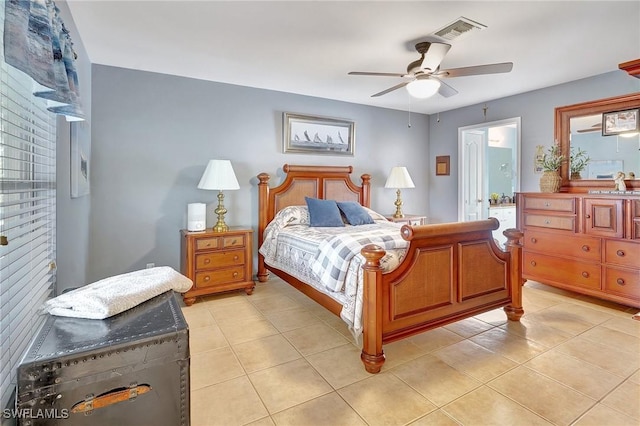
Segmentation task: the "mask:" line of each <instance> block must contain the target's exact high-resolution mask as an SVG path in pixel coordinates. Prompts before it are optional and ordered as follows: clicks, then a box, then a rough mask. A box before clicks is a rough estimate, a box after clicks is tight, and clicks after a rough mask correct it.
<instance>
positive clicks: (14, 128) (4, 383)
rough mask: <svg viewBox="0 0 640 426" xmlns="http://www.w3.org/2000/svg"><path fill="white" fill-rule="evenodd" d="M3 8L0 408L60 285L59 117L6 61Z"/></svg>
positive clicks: (0, 56) (0, 43)
mask: <svg viewBox="0 0 640 426" xmlns="http://www.w3.org/2000/svg"><path fill="white" fill-rule="evenodd" d="M3 33H4V7H0V234H1V235H3V236H6V237H7V239H8V241H9V244H8V245H5V246H0V409H3V408H5V407H6V404H7V402H8V401H9V398H10V396H11V394H12V393H13V391H14V389H15V385H16V367H17V365H18V363H19V362H20V360H21V359H22V357H23V355H24V351H25V350H26V348H27V346H28V344H29V343H30V342H31V340H32V338H33V336H34V334H35V332H36V331H37V329H38V327H39V326H40V324H41V323H42V321H43V318H44V317H43V316H40V315H38V309H39V308H40V306H42V303H43V302H44V301H45V300H46V299H47V298H48V297H50V295H51V293H52V290H53V288H54V286H55V280H56V277H55V268H51V265H52V262H54V261H55V255H56V229H55V222H56V198H55V197H56V139H55V138H56V118H55V115H54V114H53V113H51V112H49V111H47V101H46V100H44V99H41V98H36V97H34V96H33V89H34V87H35V85H34V82H33V80H32V79H31V78H30V77H28V76H27V75H26V74H24V73H22V72H20V71H17V70H15V69H14V68H12V67H10V66H8V65H7V64H5V63H4V54H3V40H2V37H3Z"/></svg>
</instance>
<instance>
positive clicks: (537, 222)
mask: <svg viewBox="0 0 640 426" xmlns="http://www.w3.org/2000/svg"><path fill="white" fill-rule="evenodd" d="M524 225H525V226H537V227H540V228H549V229H562V230H565V231H575V229H576V218H575V216H553V215H542V214H531V213H525V214H524Z"/></svg>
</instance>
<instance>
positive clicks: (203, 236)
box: [180, 228, 255, 306]
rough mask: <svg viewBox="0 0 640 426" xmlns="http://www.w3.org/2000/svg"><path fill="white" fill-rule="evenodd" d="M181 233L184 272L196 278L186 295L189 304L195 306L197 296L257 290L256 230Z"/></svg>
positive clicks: (186, 302)
mask: <svg viewBox="0 0 640 426" xmlns="http://www.w3.org/2000/svg"><path fill="white" fill-rule="evenodd" d="M180 236H181V239H182V243H181V261H180V268H181V271H182V274H183V275H185V276H187V277H189V278H191V280H192V281H193V287H191V289H190V290H189V291H188V292H186V293H184V294H183V296H182V297H183V299H184V303H185V304H186V305H187V306H191V305H192V304H193V303H194V302H195V301H196V297H197V296H204V295H208V294H214V293H220V292H223V291H229V290H238V289H244V291H245V292H246V293H247V294H251V293H253V289H254V287H255V283H254V282H253V280H252V275H253V268H252V262H253V255H252V253H251V250H252V247H253V230H251V229H240V228H230V229H229V231H227V232H213V230H211V229H207V230H206V231H203V232H190V231H186V230H182V231H180Z"/></svg>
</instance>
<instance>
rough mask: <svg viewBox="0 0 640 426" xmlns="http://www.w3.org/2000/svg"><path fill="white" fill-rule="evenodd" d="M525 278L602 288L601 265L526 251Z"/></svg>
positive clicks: (594, 288) (596, 288)
mask: <svg viewBox="0 0 640 426" xmlns="http://www.w3.org/2000/svg"><path fill="white" fill-rule="evenodd" d="M523 275H524V276H525V278H531V279H534V280H536V279H541V280H551V281H556V282H562V283H564V284H566V285H569V286H574V287H582V288H589V289H593V290H599V289H600V265H599V264H596V263H587V262H580V261H576V260H567V259H562V258H558V257H553V256H546V255H543V254H537V253H531V252H527V251H525V252H524V262H523Z"/></svg>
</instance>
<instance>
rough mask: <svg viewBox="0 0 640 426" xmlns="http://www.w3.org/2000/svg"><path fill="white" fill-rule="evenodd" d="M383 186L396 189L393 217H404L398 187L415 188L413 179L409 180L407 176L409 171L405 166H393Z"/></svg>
mask: <svg viewBox="0 0 640 426" xmlns="http://www.w3.org/2000/svg"><path fill="white" fill-rule="evenodd" d="M384 187H385V188H395V189H396V190H397V191H396V195H397V198H396V202H395V203H394V204H395V206H396V212H395V214H394V215H393V217H404V214H402V198H400V189H401V188H415V185H414V184H413V181H412V180H411V176H409V172H408V171H407V168H406V167H399V166H397V167H393V168H392V169H391V173H390V174H389V177H388V178H387V183H385V184H384Z"/></svg>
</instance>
